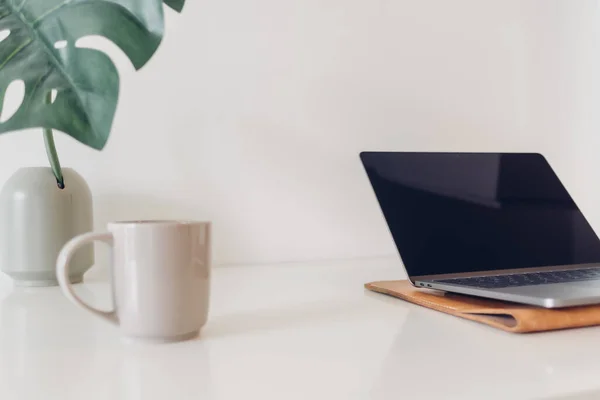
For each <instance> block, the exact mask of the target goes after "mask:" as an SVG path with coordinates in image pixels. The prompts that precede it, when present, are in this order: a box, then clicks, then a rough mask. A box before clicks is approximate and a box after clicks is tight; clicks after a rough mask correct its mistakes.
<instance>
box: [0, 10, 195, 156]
mask: <svg viewBox="0 0 600 400" xmlns="http://www.w3.org/2000/svg"><path fill="white" fill-rule="evenodd" d="M184 1H185V0H165V1H164V3H165V4H167V5H168V6H169V7H171V8H173V9H174V10H176V11H180V10H181V9H182V8H183V5H184ZM163 32H164V16H163V2H162V0H0V113H1V112H2V108H1V107H2V104H4V96H5V94H6V90H7V88H8V86H9V85H10V83H11V82H13V81H16V80H22V81H23V82H24V83H25V96H24V99H23V102H22V104H21V106H20V107H19V109H18V110H17V111H16V113H15V114H14V115H13V116H12V117H11V118H10V119H9V120H8V121H5V122H4V123H0V133H4V132H9V131H14V130H20V129H25V128H33V127H42V128H47V129H57V130H60V131H62V132H64V133H67V134H68V135H70V136H72V137H73V138H75V139H76V140H78V141H80V142H82V143H84V144H86V145H88V146H90V147H92V148H95V149H102V148H103V147H104V145H105V143H106V141H107V139H108V136H109V133H110V129H111V125H112V121H113V117H114V114H115V110H116V106H117V100H118V96H119V75H118V73H117V70H116V68H115V66H114V64H113V62H112V61H111V60H110V58H109V57H108V56H107V55H106V54H104V53H102V52H100V51H97V50H93V49H87V48H79V47H76V41H77V39H79V38H81V37H84V36H88V35H101V36H104V37H106V38H107V39H109V40H111V41H112V42H113V43H115V44H116V45H117V46H118V47H120V48H121V49H122V50H123V51H124V52H125V54H127V56H128V57H129V59H130V60H131V62H132V63H133V65H134V66H135V68H136V69H139V68H141V67H142V66H143V65H144V64H145V63H146V62H147V61H148V60H149V59H150V57H152V55H153V54H154V52H155V51H156V49H157V48H158V45H159V44H160V42H161V40H162V37H163ZM7 33H8V36H6V34H7ZM2 37H4V39H2ZM51 93H54V94H55V97H54V96H51V95H50V94H51ZM52 97H54V98H53V99H51V98H52Z"/></svg>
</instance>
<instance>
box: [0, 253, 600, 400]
mask: <svg viewBox="0 0 600 400" xmlns="http://www.w3.org/2000/svg"><path fill="white" fill-rule="evenodd" d="M91 275H92V276H91V277H87V279H86V282H85V283H84V284H81V285H77V290H78V292H79V293H80V295H81V296H82V297H84V298H85V299H87V300H88V301H90V302H93V303H94V304H96V305H98V306H101V307H105V308H109V307H110V300H109V299H110V294H109V287H108V284H107V283H106V280H104V279H102V274H101V273H100V274H96V275H94V274H93V273H92V274H91ZM401 278H403V272H402V269H401V267H400V265H399V262H398V260H397V259H396V258H395V257H392V258H377V259H362V260H352V261H336V262H313V263H304V264H281V265H269V266H239V267H218V268H215V269H214V271H213V290H212V305H211V310H210V318H209V322H208V324H207V325H206V326H205V328H204V329H203V331H202V335H201V337H200V338H198V339H197V340H193V341H188V342H182V343H174V344H161V345H157V344H147V343H140V342H127V341H124V340H122V339H121V338H120V336H119V331H118V330H117V329H116V328H115V327H114V326H111V325H109V324H108V323H105V322H104V321H102V320H99V319H97V318H94V317H93V316H92V315H89V314H87V313H85V312H84V311H83V310H80V309H79V308H76V307H75V306H73V305H71V304H70V303H69V302H68V301H67V300H66V299H65V298H64V297H63V296H62V294H61V293H60V291H59V289H58V288H56V287H54V288H29V289H22V288H12V286H11V284H10V281H9V280H8V278H5V277H3V278H2V279H0V399H3V400H4V399H6V400H8V399H11V400H12V399H28V400H29V399H31V400H33V399H35V400H39V399H44V400H50V399H57V400H58V399H60V400H70V399H77V400H84V399H85V400H92V399H103V400H104V399H127V400H154V399H157V400H158V399H160V400H163V399H177V400H182V399H183V400H185V399H232V400H233V399H235V400H237V399H263V400H270V399H274V400H275V399H277V400H282V399H328V400H330V399H380V400H384V399H413V398H415V399H453V398H456V399H595V398H600V328H585V329H578V330H571V331H562V332H551V333H543V334H531V335H516V334H509V333H504V332H501V331H497V330H494V329H492V328H490V327H487V326H484V325H480V324H477V323H475V322H470V321H466V320H461V319H459V318H456V317H452V316H448V315H444V314H441V313H438V312H435V311H431V310H427V309H423V308H419V307H417V306H414V305H411V304H407V303H405V302H402V301H400V300H396V299H393V298H390V297H386V296H383V295H380V294H375V293H371V292H368V291H365V290H364V289H363V284H364V283H365V282H368V281H373V280H383V279H401Z"/></svg>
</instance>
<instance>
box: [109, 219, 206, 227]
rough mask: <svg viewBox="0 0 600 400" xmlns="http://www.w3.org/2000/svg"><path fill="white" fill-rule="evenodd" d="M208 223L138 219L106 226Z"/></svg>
mask: <svg viewBox="0 0 600 400" xmlns="http://www.w3.org/2000/svg"><path fill="white" fill-rule="evenodd" d="M210 224H211V223H210V221H195V220H179V219H138V220H123V221H111V222H109V223H108V226H190V225H210Z"/></svg>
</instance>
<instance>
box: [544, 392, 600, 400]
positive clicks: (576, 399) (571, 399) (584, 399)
mask: <svg viewBox="0 0 600 400" xmlns="http://www.w3.org/2000/svg"><path fill="white" fill-rule="evenodd" d="M598 399H600V391H597V390H594V391H590V392H580V393H575V394H569V395H561V396H550V397H539V398H536V399H534V400H598Z"/></svg>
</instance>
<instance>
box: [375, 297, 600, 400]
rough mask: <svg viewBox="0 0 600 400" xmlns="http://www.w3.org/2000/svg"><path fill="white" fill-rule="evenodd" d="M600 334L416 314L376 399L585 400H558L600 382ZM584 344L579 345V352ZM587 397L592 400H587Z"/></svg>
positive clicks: (393, 351)
mask: <svg viewBox="0 0 600 400" xmlns="http://www.w3.org/2000/svg"><path fill="white" fill-rule="evenodd" d="M598 332H599V331H598V329H594V328H583V329H575V330H570V331H560V332H548V333H537V334H511V333H507V332H503V331H500V330H496V329H493V328H491V327H489V326H486V325H482V324H478V323H476V322H473V321H468V320H464V319H460V318H457V317H454V316H451V315H447V314H443V313H440V312H437V311H433V310H429V309H424V308H422V307H418V306H410V312H409V313H408V315H407V317H406V320H405V322H404V324H403V325H402V327H401V329H400V330H399V331H398V333H397V336H396V338H395V340H394V341H393V343H392V345H391V346H390V348H389V349H388V351H387V354H386V356H385V359H384V360H383V363H382V366H381V369H380V373H379V375H378V376H377V378H376V379H375V383H374V385H373V388H372V392H371V398H372V399H375V400H378V399H382V400H383V399H387V398H389V394H390V393H394V392H398V391H399V390H400V391H401V392H402V394H403V395H404V396H405V397H406V398H410V397H411V396H412V397H415V398H418V397H426V398H444V399H523V398H528V399H539V400H551V399H552V400H554V399H555V400H563V399H564V400H579V399H582V400H583V399H588V398H594V399H598V398H600V396H599V394H600V392H589V393H582V394H580V395H579V396H580V397H577V395H574V397H568V396H567V397H551V394H552V393H560V392H561V391H565V390H569V389H573V388H576V387H577V385H590V384H593V383H594V382H595V380H596V379H597V378H596V377H597V376H598V375H599V374H600V364H599V363H597V362H596V360H598V359H600V347H598V346H596V347H593V348H590V346H589V345H585V343H590V342H594V341H596V337H597V336H598ZM577 343H579V345H574V344H577ZM586 396H587V397H586Z"/></svg>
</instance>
